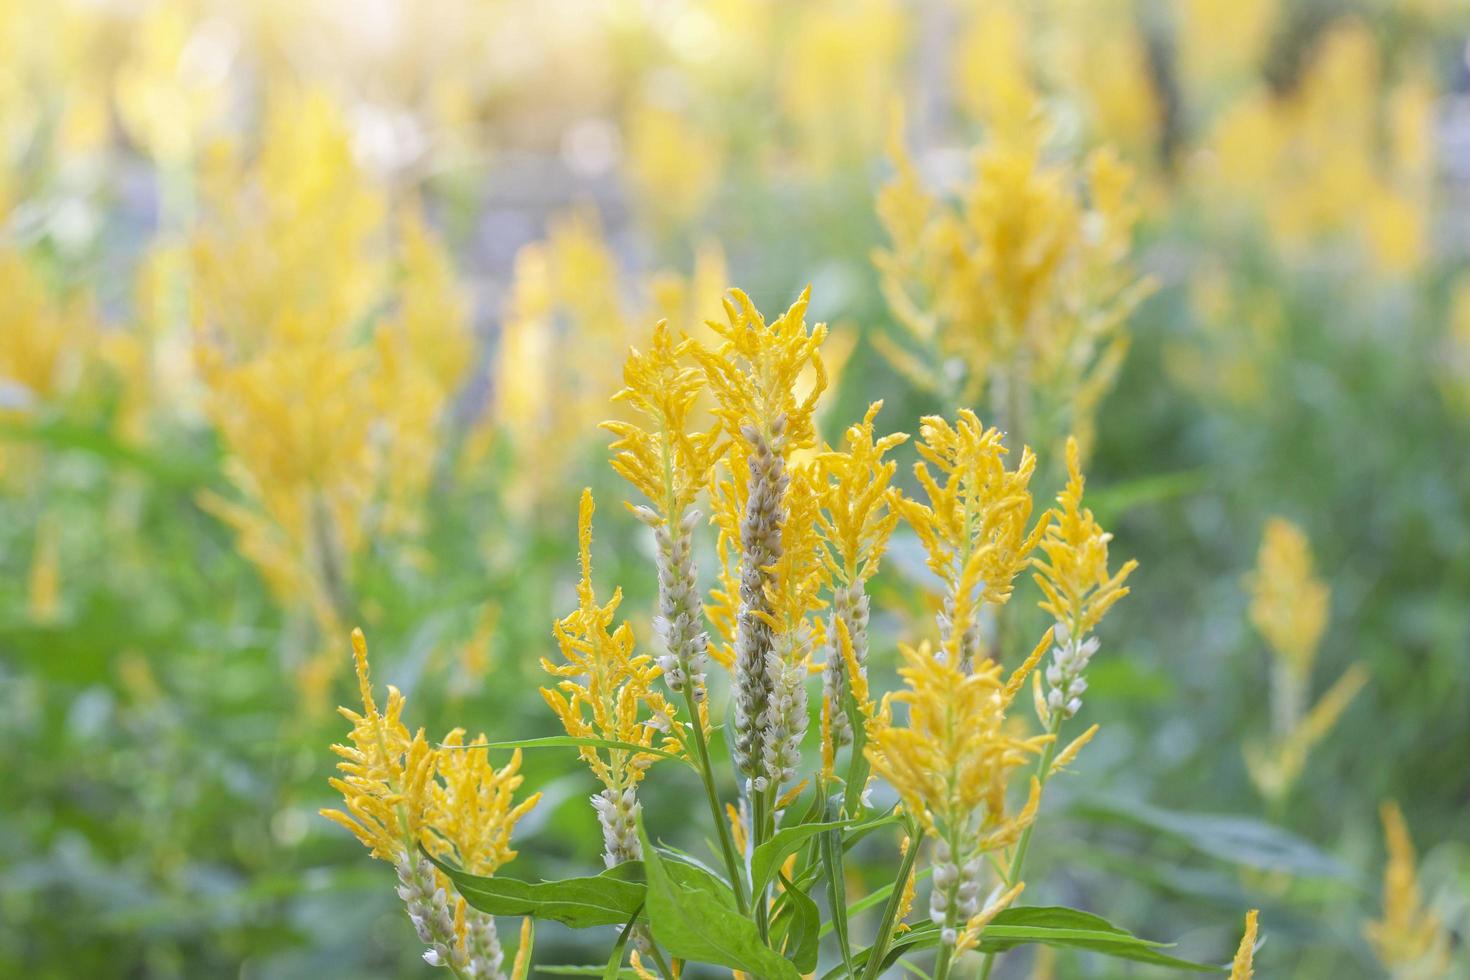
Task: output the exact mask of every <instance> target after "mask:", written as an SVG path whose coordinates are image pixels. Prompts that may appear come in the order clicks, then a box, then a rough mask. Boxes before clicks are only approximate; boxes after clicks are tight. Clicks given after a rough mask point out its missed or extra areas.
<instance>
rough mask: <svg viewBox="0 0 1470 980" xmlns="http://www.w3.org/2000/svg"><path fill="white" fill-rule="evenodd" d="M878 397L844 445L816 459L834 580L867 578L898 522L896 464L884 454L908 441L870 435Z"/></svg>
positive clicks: (824, 533) (828, 558)
mask: <svg viewBox="0 0 1470 980" xmlns="http://www.w3.org/2000/svg"><path fill="white" fill-rule="evenodd" d="M882 407H883V403H882V402H881V401H876V402H874V403H873V404H871V405H869V406H868V411H867V414H865V415H864V416H863V421H862V422H861V423H859V424H857V425H853V426H850V427H849V428H848V430H847V433H846V436H845V438H844V442H843V444H844V448H843V449H841V450H829V451H827V452H825V453H823V454H821V456H820V457H818V465H819V467H820V470H821V474H822V476H823V478H824V483H823V489H822V500H821V504H822V514H821V517H820V523H821V529H822V536H823V538H824V540H825V542H826V552H825V555H824V560H825V562H826V564H827V569H828V571H829V572H830V573H831V575H832V577H833V579H835V580H837V581H839V582H841V583H843V584H844V585H850V584H852V583H862V582H866V581H867V580H868V579H870V578H872V577H873V575H874V574H876V573H877V571H878V561H879V559H880V558H881V557H882V555H883V552H884V551H886V550H887V548H888V539H889V537H890V536H891V535H892V534H893V529H894V528H895V527H897V526H898V519H899V510H898V501H899V499H900V494H899V491H898V489H897V488H896V487H893V486H891V483H892V480H893V475H894V473H895V472H896V471H897V469H898V464H897V463H894V462H892V461H891V460H890V461H884V459H883V456H884V454H886V453H887V452H888V451H889V450H890V449H892V448H894V447H895V446H899V445H902V444H903V443H904V442H906V441H907V440H908V435H907V433H903V432H895V433H893V434H892V435H887V436H883V437H882V438H880V439H874V438H873V423H874V420H875V419H876V418H877V417H878V411H879V409H881V408H882Z"/></svg>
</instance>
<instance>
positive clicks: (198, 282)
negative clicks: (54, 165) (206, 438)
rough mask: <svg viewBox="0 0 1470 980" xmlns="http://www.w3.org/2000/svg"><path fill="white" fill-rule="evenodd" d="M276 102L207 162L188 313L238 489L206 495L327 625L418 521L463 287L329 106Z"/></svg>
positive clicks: (327, 630)
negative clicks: (364, 565)
mask: <svg viewBox="0 0 1470 980" xmlns="http://www.w3.org/2000/svg"><path fill="white" fill-rule="evenodd" d="M292 95H293V93H290V92H283V93H281V94H279V95H278V96H277V98H276V99H275V100H273V101H272V102H271V103H270V104H269V106H268V114H267V117H266V121H265V128H266V133H267V136H268V137H269V138H268V139H267V140H266V142H265V143H264V144H263V146H262V149H261V151H260V154H259V156H258V158H256V159H255V160H254V161H251V162H248V163H247V162H245V161H242V160H240V159H237V158H236V157H235V156H234V155H233V154H232V153H229V152H227V151H226V150H221V151H219V152H218V153H217V154H216V155H215V156H214V157H213V158H212V160H211V162H210V163H209V164H208V165H206V167H205V171H206V172H205V175H204V178H203V183H204V187H205V195H204V199H205V203H206V215H205V217H204V218H203V219H202V220H201V224H200V227H199V229H198V230H197V232H196V234H195V238H194V242H193V246H192V258H193V269H192V275H191V277H190V280H189V281H190V283H191V289H192V295H191V297H190V304H189V306H190V310H191V316H192V317H193V318H194V319H195V321H196V324H195V331H194V332H195V357H196V361H197V365H198V370H199V374H200V376H201V379H202V380H203V382H204V386H205V397H204V409H205V413H206V415H207V416H208V417H209V419H210V420H211V421H212V422H213V424H214V425H215V427H216V429H217V430H218V431H219V433H220V436H221V441H222V442H223V444H224V446H225V449H226V452H227V459H226V470H227V473H228V475H229V476H230V479H231V482H232V483H233V484H234V488H235V493H234V494H231V495H229V496H223V495H217V494H207V495H206V496H205V498H204V499H205V505H206V506H207V507H208V508H209V509H210V510H211V511H212V512H214V513H215V514H217V515H218V516H219V517H220V518H221V519H222V520H224V521H225V522H226V523H228V524H230V525H231V526H232V527H233V528H234V529H235V531H236V534H237V536H238V542H239V548H240V550H241V552H242V553H244V554H245V555H246V556H247V557H248V558H250V560H251V561H252V562H253V563H254V564H255V565H256V566H257V567H258V569H259V570H260V572H261V574H262V576H263V577H264V578H265V580H266V582H267V584H268V585H269V587H270V588H271V590H272V592H273V593H274V595H275V596H276V597H277V599H278V600H279V601H280V602H281V604H282V605H283V606H284V607H285V608H286V609H287V610H288V611H291V612H295V611H297V610H301V611H305V612H307V613H308V614H309V615H310V617H311V618H312V619H313V620H314V621H315V622H316V624H317V626H318V630H319V632H320V634H321V635H324V636H330V635H332V634H333V633H335V632H336V631H337V630H339V629H340V628H341V624H342V622H343V621H344V620H345V619H346V618H347V617H348V615H349V614H350V613H351V611H352V610H353V608H354V606H355V596H354V591H355V583H354V566H355V562H356V559H357V558H358V556H359V555H360V554H361V553H362V551H363V549H364V547H365V544H366V542H368V541H369V540H374V539H376V540H377V541H378V542H379V543H385V542H398V541H404V540H407V539H411V538H412V537H414V536H416V535H418V534H419V533H420V532H421V531H422V521H423V518H424V511H423V509H422V508H423V506H424V502H425V497H426V495H427V493H428V489H429V483H430V478H431V475H432V472H433V468H434V465H435V463H436V461H437V459H438V458H439V454H440V452H441V451H442V447H443V446H444V444H445V441H444V439H443V438H441V436H442V434H443V433H442V432H441V426H442V425H443V423H444V420H445V416H446V415H447V411H448V408H449V406H450V404H451V400H452V398H453V397H454V395H455V393H456V392H457V391H458V390H459V387H460V385H461V384H462V383H463V381H464V378H465V376H466V373H467V370H468V366H469V364H470V363H472V359H473V352H474V343H475V341H474V337H473V334H472V331H471V324H470V309H469V300H468V296H467V294H466V293H465V292H464V290H463V289H462V288H460V287H459V285H458V284H457V281H456V277H455V273H454V269H453V264H452V262H451V260H450V258H449V256H448V254H447V253H446V252H445V251H444V249H443V247H442V246H441V245H440V243H439V242H438V241H437V240H436V239H435V237H434V235H433V234H432V232H431V231H430V230H429V229H428V228H427V226H426V225H425V224H424V222H423V220H422V218H421V217H420V215H419V214H418V212H417V211H416V210H415V209H414V208H412V207H407V208H405V209H404V210H403V212H402V214H401V215H400V216H399V217H398V220H396V221H394V222H390V221H389V220H388V216H389V209H388V202H387V196H386V192H385V189H384V188H382V187H381V186H379V185H377V184H376V183H375V182H374V181H373V180H372V179H371V178H369V177H368V176H367V175H366V174H365V173H364V172H363V171H362V169H361V168H360V167H359V166H358V165H357V163H356V162H355V160H354V158H353V156H352V151H351V146H350V142H349V139H348V133H347V130H346V127H345V122H344V121H343V119H342V118H341V116H340V110H339V109H338V108H337V107H336V106H335V105H334V104H333V103H332V102H331V101H330V100H329V99H328V98H327V97H326V96H325V95H323V94H322V93H319V92H308V93H297V94H295V97H292ZM242 186H243V187H244V188H246V190H245V191H244V192H242V191H241V187H242ZM394 554H395V555H396V557H398V558H400V559H406V558H407V557H408V554H407V552H406V551H400V552H397V553H394ZM324 662H326V663H330V661H324ZM303 669H304V670H306V671H307V674H310V673H311V672H312V671H311V665H310V664H307V665H304V666H303ZM304 676H305V675H304Z"/></svg>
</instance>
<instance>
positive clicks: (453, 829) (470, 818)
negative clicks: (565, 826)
mask: <svg viewBox="0 0 1470 980" xmlns="http://www.w3.org/2000/svg"><path fill="white" fill-rule="evenodd" d="M485 742H486V739H485V736H484V735H483V734H482V735H479V736H478V737H476V738H475V740H474V741H472V742H469V743H468V744H467V743H466V742H465V740H464V729H462V728H456V729H454V730H453V731H451V732H450V733H449V734H448V735H446V736H444V742H443V744H442V745H441V747H440V749H439V753H438V756H439V762H438V776H439V779H438V781H436V782H435V783H434V784H433V794H432V795H433V799H432V802H431V803H430V805H429V812H428V823H429V828H430V830H431V831H432V833H433V835H434V841H433V844H432V845H431V846H430V848H429V849H430V850H431V851H433V852H434V853H435V854H436V855H438V856H440V857H444V858H446V859H450V860H453V862H454V863H455V864H457V865H458V866H459V867H461V868H463V869H464V870H466V871H469V872H471V873H472V874H477V875H491V874H494V873H495V871H496V869H497V868H499V867H500V866H501V865H503V864H506V863H508V862H509V861H510V860H511V859H512V858H514V857H515V856H516V852H515V851H514V850H512V849H511V846H510V835H511V831H513V830H514V829H515V825H516V822H517V821H519V820H520V819H521V817H523V816H525V815H526V814H527V813H529V812H530V810H531V808H532V807H534V806H535V805H536V803H537V802H538V801H539V800H540V799H541V794H540V793H532V794H531V795H530V796H528V797H526V799H524V800H522V801H521V802H520V803H516V802H515V800H514V797H515V791H516V790H517V789H519V788H520V785H521V783H522V782H524V777H523V776H521V774H520V768H521V750H520V749H516V750H515V751H514V752H513V753H512V754H511V757H510V761H509V762H507V763H506V764H505V765H504V766H502V767H501V768H499V769H496V768H495V767H494V766H492V765H491V764H490V750H489V749H488V748H485V747H484V745H485Z"/></svg>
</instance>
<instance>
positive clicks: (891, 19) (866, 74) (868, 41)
mask: <svg viewBox="0 0 1470 980" xmlns="http://www.w3.org/2000/svg"><path fill="white" fill-rule="evenodd" d="M783 20H786V21H787V23H786V24H785V25H784V28H783V32H787V33H789V37H788V38H787V39H786V40H785V44H786V45H787V46H788V48H789V51H790V52H791V54H790V56H788V57H782V58H778V59H777V61H776V72H777V77H776V79H775V84H776V88H777V100H778V101H777V104H778V105H779V106H780V108H781V110H783V112H784V117H785V121H786V123H787V124H788V125H789V126H790V127H791V128H792V130H793V131H794V133H795V136H794V137H793V142H794V143H795V152H796V154H797V155H798V157H799V159H800V161H801V163H802V164H803V165H804V166H805V167H806V168H807V169H809V170H810V171H811V172H812V173H813V174H816V175H822V174H829V173H832V172H833V171H834V170H835V169H837V168H839V167H841V166H843V165H848V166H851V165H852V161H855V160H861V159H863V158H864V157H865V156H866V155H867V154H868V153H869V152H870V151H872V150H873V149H874V148H875V147H876V146H877V145H878V143H879V142H880V140H881V138H882V122H881V116H880V115H879V114H877V113H875V112H873V111H872V107H873V106H875V105H881V104H883V102H884V100H886V99H888V98H889V97H891V95H892V94H893V92H894V90H895V87H896V86H897V85H898V84H899V83H900V81H899V80H900V71H901V68H902V63H903V59H904V56H905V55H906V54H907V52H908V51H909V34H910V30H911V20H912V18H911V17H910V15H909V10H908V9H907V8H906V6H905V5H904V4H903V3H901V2H896V0H843V2H830V0H829V2H818V3H806V4H800V5H796V6H792V7H790V8H788V9H787V10H785V11H784V12H783Z"/></svg>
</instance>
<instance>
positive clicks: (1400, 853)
mask: <svg viewBox="0 0 1470 980" xmlns="http://www.w3.org/2000/svg"><path fill="white" fill-rule="evenodd" d="M1380 812H1381V815H1382V819H1383V836H1384V839H1385V841H1386V842H1387V845H1388V864H1387V865H1386V866H1385V868H1384V871H1383V918H1381V919H1378V920H1376V921H1372V922H1369V923H1368V924H1367V925H1366V926H1365V927H1364V929H1363V932H1364V935H1366V936H1367V938H1368V942H1369V943H1370V944H1371V945H1372V947H1373V952H1374V953H1375V954H1376V955H1377V957H1378V962H1379V963H1381V964H1383V966H1384V968H1385V969H1387V970H1388V971H1389V972H1390V974H1391V975H1392V976H1393V978H1394V980H1411V978H1414V980H1430V978H1433V977H1443V976H1446V975H1448V971H1449V967H1450V945H1451V943H1450V934H1449V931H1448V930H1446V929H1445V927H1444V924H1443V922H1441V921H1440V918H1439V917H1438V916H1437V915H1435V914H1434V913H1433V912H1432V911H1430V910H1429V909H1428V908H1427V907H1426V906H1425V904H1424V899H1423V896H1422V895H1421V894H1420V890H1419V873H1418V868H1417V866H1416V862H1415V857H1414V842H1413V840H1411V839H1410V837H1409V828H1408V825H1407V824H1406V823H1405V822H1404V814H1403V811H1402V810H1400V809H1399V805H1398V804H1397V803H1395V802H1393V801H1391V800H1390V801H1389V802H1387V803H1384V804H1383V806H1382V808H1381V811H1380Z"/></svg>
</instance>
